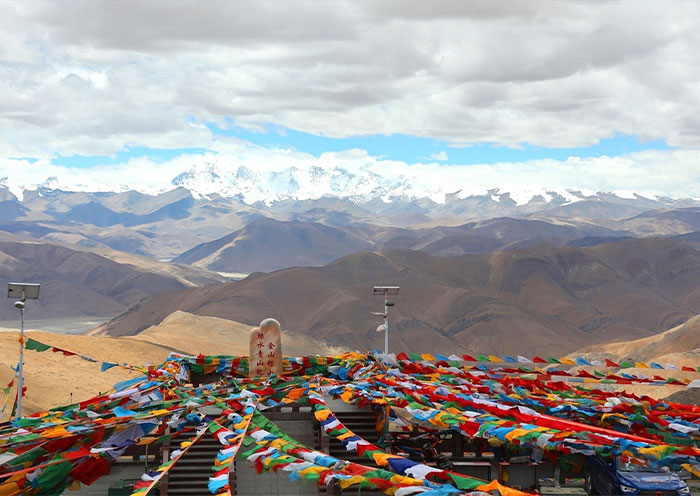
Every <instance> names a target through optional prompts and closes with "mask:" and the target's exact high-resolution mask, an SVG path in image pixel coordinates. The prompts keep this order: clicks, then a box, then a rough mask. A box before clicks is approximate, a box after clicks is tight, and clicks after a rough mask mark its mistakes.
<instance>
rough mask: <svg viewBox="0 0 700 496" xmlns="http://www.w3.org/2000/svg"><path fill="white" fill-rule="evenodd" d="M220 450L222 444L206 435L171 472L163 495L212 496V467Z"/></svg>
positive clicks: (162, 491) (163, 489)
mask: <svg viewBox="0 0 700 496" xmlns="http://www.w3.org/2000/svg"><path fill="white" fill-rule="evenodd" d="M220 449H221V443H219V441H217V440H216V439H215V438H214V437H213V436H211V435H209V434H205V435H204V437H202V439H200V441H199V442H198V443H197V444H195V445H194V446H192V447H191V448H190V449H189V451H188V452H187V453H186V454H185V455H184V456H183V457H182V458H180V460H179V461H178V462H177V463H176V464H175V466H174V467H173V468H172V469H171V470H170V472H169V473H168V482H167V486H165V487H163V488H162V489H161V494H163V495H164V494H167V495H168V496H205V495H207V494H210V493H209V489H208V487H207V484H208V483H209V477H210V476H211V474H212V473H213V472H212V471H211V467H212V465H214V460H215V459H216V455H217V453H218V452H219V450H220ZM166 487H167V489H166ZM165 490H167V493H166V492H165Z"/></svg>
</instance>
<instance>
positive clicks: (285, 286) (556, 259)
mask: <svg viewBox="0 0 700 496" xmlns="http://www.w3.org/2000/svg"><path fill="white" fill-rule="evenodd" d="M699 276H700V252H698V251H696V250H695V249H694V248H692V247H690V246H689V245H687V244H685V243H683V242H681V241H678V240H672V239H659V238H652V239H626V240H622V241H616V242H612V243H605V244H600V245H597V246H593V247H588V248H579V247H574V246H556V245H553V244H551V243H549V244H548V243H544V244H539V245H536V246H533V247H530V248H528V249H524V250H512V251H498V252H493V253H486V254H471V255H461V256H457V257H435V256H432V255H429V254H427V253H424V252H420V251H410V250H394V251H389V252H385V253H376V252H367V251H364V252H359V253H355V254H352V255H349V256H347V257H344V258H341V259H340V260H337V261H334V262H332V263H330V264H327V265H325V266H323V267H315V268H314V267H299V268H289V269H284V270H280V271H275V272H272V273H269V274H253V275H251V276H250V277H248V278H246V279H244V280H242V281H238V282H235V283H228V284H224V285H219V286H209V287H206V288H193V289H187V290H183V291H178V292H174V293H168V294H167V295H156V296H154V297H152V298H150V299H148V300H145V301H142V302H141V303H139V304H137V305H135V306H133V307H131V308H130V309H129V311H127V312H126V313H124V314H123V315H121V316H119V317H117V318H116V319H114V320H112V321H110V322H109V323H107V324H105V325H104V326H103V328H102V329H101V330H102V332H104V333H106V334H109V335H113V336H121V335H132V334H137V333H138V332H140V331H141V330H143V329H145V328H147V327H149V326H151V325H153V324H155V323H157V322H159V321H160V320H162V319H164V318H165V317H167V316H168V315H170V314H171V313H172V312H174V311H175V310H183V311H186V312H189V313H193V314H197V315H203V316H213V317H221V318H225V319H229V320H234V321H238V322H242V323H246V324H250V325H254V324H257V322H259V320H260V318H261V316H271V317H275V318H277V319H279V320H280V321H281V322H282V323H283V326H284V328H285V329H289V330H291V331H292V332H295V333H299V334H304V335H308V336H312V337H314V338H317V339H320V340H323V341H326V342H328V343H330V344H337V345H340V346H345V347H350V348H359V349H365V348H378V347H381V345H382V340H383V336H382V335H381V334H378V333H376V332H375V328H376V327H377V325H378V324H379V323H381V322H380V321H377V318H376V317H375V316H372V315H371V312H372V311H377V310H380V309H381V307H382V301H380V299H377V298H373V297H372V296H371V295H370V293H371V291H370V290H371V288H372V286H373V285H374V284H390V285H398V286H401V293H400V296H399V297H398V298H397V304H396V307H394V308H393V309H392V310H391V317H390V318H391V326H392V329H393V332H392V340H393V348H392V349H395V350H397V349H398V350H405V351H420V350H422V351H425V352H442V353H444V352H445V351H446V350H451V351H454V352H458V351H459V352H477V351H487V352H489V353H496V354H506V353H509V354H513V353H520V354H523V353H528V352H537V353H565V352H570V351H573V350H575V349H578V348H581V347H583V346H586V345H590V344H593V343H597V342H603V341H607V340H611V339H617V340H627V339H636V338H640V337H645V336H649V335H652V334H654V333H657V332H659V331H663V330H666V329H669V328H671V327H673V326H675V325H678V324H680V323H682V322H684V321H685V320H687V319H688V318H689V317H690V316H692V315H695V314H697V313H700V283H698V280H700V279H699Z"/></svg>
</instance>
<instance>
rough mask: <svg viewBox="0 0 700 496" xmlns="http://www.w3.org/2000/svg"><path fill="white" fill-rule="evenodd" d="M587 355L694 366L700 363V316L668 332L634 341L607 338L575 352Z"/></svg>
mask: <svg viewBox="0 0 700 496" xmlns="http://www.w3.org/2000/svg"><path fill="white" fill-rule="evenodd" d="M577 354H579V355H587V356H590V357H591V358H601V357H602V358H610V359H612V360H613V361H614V360H622V359H630V360H634V361H642V362H651V361H655V362H658V363H660V364H661V365H664V364H665V363H666V362H669V363H673V364H675V365H694V366H697V364H698V363H700V315H696V316H695V317H692V318H690V319H688V320H687V321H686V322H684V323H682V324H681V325H679V326H676V327H674V328H672V329H669V330H668V331H664V332H661V333H659V334H655V335H653V336H649V337H646V338H641V339H636V340H634V341H622V342H618V341H611V342H608V343H602V344H597V345H593V346H589V347H587V348H584V349H582V350H579V351H578V352H577Z"/></svg>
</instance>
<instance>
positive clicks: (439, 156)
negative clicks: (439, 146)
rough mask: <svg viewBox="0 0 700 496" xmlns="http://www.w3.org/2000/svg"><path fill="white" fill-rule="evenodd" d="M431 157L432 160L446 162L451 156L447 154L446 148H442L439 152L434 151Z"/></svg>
mask: <svg viewBox="0 0 700 496" xmlns="http://www.w3.org/2000/svg"><path fill="white" fill-rule="evenodd" d="M430 158H431V159H432V160H437V161H438V162H444V161H445V160H447V159H448V158H449V157H448V156H447V152H446V151H445V150H441V151H440V152H439V153H432V154H431V155H430Z"/></svg>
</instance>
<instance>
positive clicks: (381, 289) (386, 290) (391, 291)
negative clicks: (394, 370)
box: [372, 286, 400, 364]
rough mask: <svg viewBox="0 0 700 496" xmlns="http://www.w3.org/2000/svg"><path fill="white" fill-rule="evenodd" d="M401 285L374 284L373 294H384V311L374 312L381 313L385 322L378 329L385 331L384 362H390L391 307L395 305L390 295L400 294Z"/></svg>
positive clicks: (375, 313)
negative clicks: (390, 299) (389, 297)
mask: <svg viewBox="0 0 700 496" xmlns="http://www.w3.org/2000/svg"><path fill="white" fill-rule="evenodd" d="M399 289H400V288H399V286H374V287H373V288H372V296H384V313H379V312H372V313H373V314H374V315H381V316H382V317H383V318H384V323H383V324H382V325H380V326H379V327H377V331H378V332H379V331H382V330H383V331H384V363H385V364H388V363H389V307H393V306H394V302H392V301H389V299H388V298H387V297H388V296H396V295H398V294H399Z"/></svg>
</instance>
